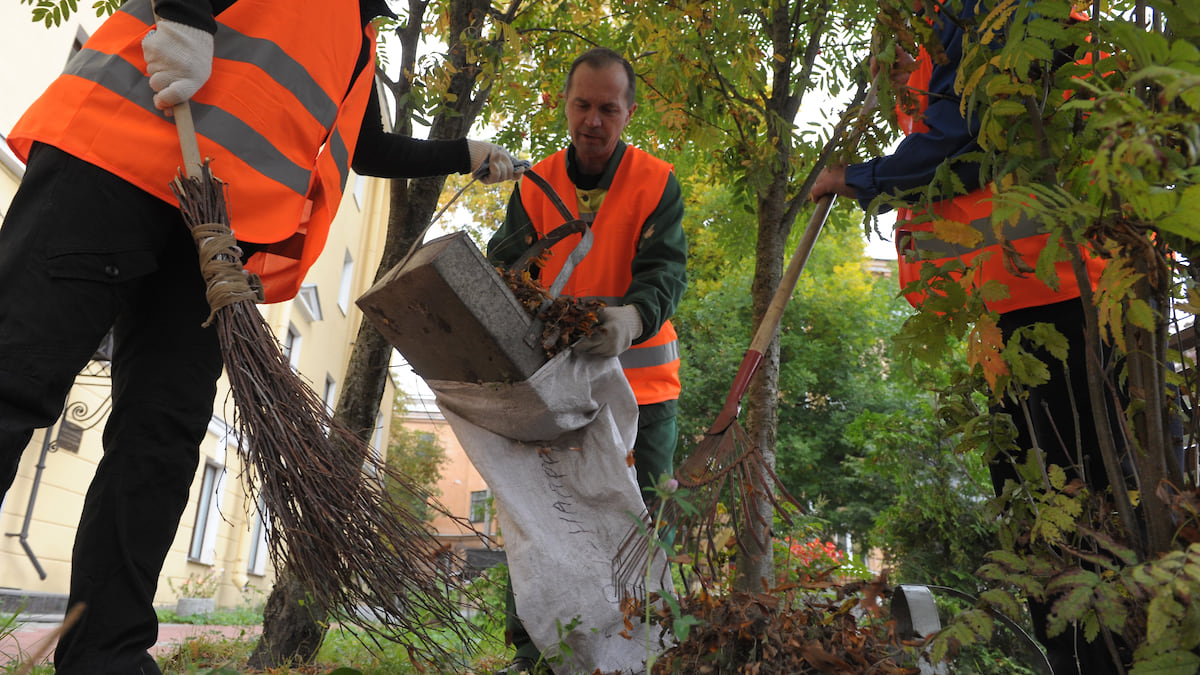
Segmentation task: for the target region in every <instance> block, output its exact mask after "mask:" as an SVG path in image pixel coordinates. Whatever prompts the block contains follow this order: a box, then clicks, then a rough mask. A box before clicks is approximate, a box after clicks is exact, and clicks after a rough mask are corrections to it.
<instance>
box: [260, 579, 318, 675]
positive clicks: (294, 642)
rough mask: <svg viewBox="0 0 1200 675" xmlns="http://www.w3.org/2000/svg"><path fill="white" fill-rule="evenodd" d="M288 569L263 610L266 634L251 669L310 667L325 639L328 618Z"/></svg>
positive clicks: (263, 634) (273, 588)
mask: <svg viewBox="0 0 1200 675" xmlns="http://www.w3.org/2000/svg"><path fill="white" fill-rule="evenodd" d="M309 599H310V596H309V593H308V591H306V590H305V589H304V587H303V586H301V585H300V582H298V581H296V578H295V577H293V576H292V575H291V573H289V572H288V570H287V569H281V570H278V571H277V573H276V575H275V586H274V587H272V588H271V594H270V595H269V596H268V597H267V606H266V608H265V609H263V632H262V636H261V637H260V638H259V640H258V644H257V645H255V646H254V653H252V654H251V655H250V660H249V661H248V662H247V663H246V665H247V666H249V667H251V668H260V669H266V668H278V667H282V666H299V665H303V664H305V663H308V662H309V661H311V660H312V659H313V657H314V656H316V655H317V649H319V648H320V647H321V641H322V640H324V639H325V626H326V615H325V612H324V611H323V610H320V609H319V608H317V607H316V606H315V605H314V604H313V603H312V602H309V601H308V600H309Z"/></svg>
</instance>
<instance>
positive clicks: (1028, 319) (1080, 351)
mask: <svg viewBox="0 0 1200 675" xmlns="http://www.w3.org/2000/svg"><path fill="white" fill-rule="evenodd" d="M1035 323H1047V324H1051V325H1053V326H1054V327H1055V328H1056V329H1057V330H1058V331H1059V332H1060V333H1062V335H1063V337H1065V338H1066V339H1067V343H1068V344H1069V345H1070V347H1069V349H1068V352H1067V366H1068V367H1067V368H1066V369H1064V368H1063V364H1062V362H1061V361H1059V360H1058V359H1057V358H1054V357H1053V356H1051V355H1050V354H1049V353H1048V352H1046V351H1045V350H1040V349H1039V350H1035V351H1034V352H1033V353H1034V354H1035V355H1036V356H1037V357H1038V358H1039V359H1041V360H1042V362H1043V363H1045V364H1046V366H1047V368H1048V369H1049V371H1050V380H1049V381H1048V382H1046V383H1045V384H1042V385H1040V386H1037V387H1032V388H1030V389H1029V399H1028V401H1027V402H1026V408H1027V410H1028V412H1029V420H1028V423H1026V418H1025V413H1024V411H1023V410H1022V408H1021V407H1020V406H1018V405H1017V404H1015V403H1013V402H1011V401H1008V400H1006V401H1005V402H1004V405H1002V406H1000V410H1001V411H1003V412H1007V413H1009V414H1011V415H1012V418H1013V422H1014V423H1015V424H1016V427H1017V439H1016V442H1017V446H1018V447H1020V448H1031V447H1034V446H1037V447H1039V448H1041V449H1042V450H1043V451H1044V453H1045V457H1044V461H1045V464H1046V465H1047V466H1049V465H1051V464H1056V465H1058V466H1060V467H1062V468H1063V469H1064V470H1066V471H1067V475H1068V476H1069V477H1070V478H1082V479H1083V480H1084V482H1085V483H1086V484H1087V485H1088V488H1089V489H1091V490H1093V491H1102V490H1104V489H1105V488H1106V487H1108V485H1109V481H1108V474H1107V473H1106V472H1105V469H1104V460H1103V458H1102V457H1101V455H1100V443H1099V440H1098V439H1097V436H1096V426H1095V422H1094V413H1093V410H1092V406H1091V403H1090V401H1089V398H1088V382H1087V362H1086V360H1085V358H1084V356H1085V355H1084V315H1083V307H1082V305H1081V304H1080V301H1079V300H1078V299H1075V300H1068V301H1066V302H1059V303H1055V304H1052V305H1043V306H1041V307H1030V308H1027V309H1019V310H1016V311H1013V312H1008V313H1005V314H1003V315H1001V316H1000V321H999V327H1000V330H1001V332H1002V334H1003V335H1004V340H1005V342H1007V341H1008V340H1010V339H1011V338H1012V335H1013V332H1014V331H1016V330H1017V329H1018V328H1021V327H1022V326H1029V325H1033V324H1035ZM1104 398H1105V401H1106V402H1107V404H1108V407H1109V409H1108V419H1109V420H1111V421H1112V422H1113V424H1118V420H1120V415H1121V413H1120V411H1118V410H1117V409H1116V405H1115V404H1114V403H1113V401H1112V396H1110V395H1107V394H1106V395H1105V397H1104ZM1072 406H1075V408H1073V407H1072ZM1075 409H1077V410H1078V411H1079V433H1080V437H1079V438H1078V443H1077V439H1076V436H1075V430H1076V426H1075ZM1115 436H1116V439H1117V443H1118V444H1121V445H1123V438H1124V436H1123V434H1122V433H1121V432H1120V430H1119V429H1117V430H1116V434H1115ZM1077 448H1079V449H1082V456H1076V449H1077ZM1119 451H1120V449H1119ZM1014 459H1015V460H1016V461H1017V462H1018V463H1019V462H1023V461H1024V459H1025V458H1024V457H1023V456H1022V457H1016V458H1014ZM989 469H990V471H991V478H992V484H993V486H994V488H995V491H996V494H1001V493H1002V492H1003V489H1004V483H1005V481H1007V480H1013V481H1019V480H1020V478H1019V476H1018V474H1017V470H1016V468H1015V467H1014V466H1013V464H1012V463H1010V462H1009V461H1008V460H1007V458H1003V457H999V458H997V459H996V460H994V461H993V462H992V464H991V465H990V466H989ZM1055 599H1056V598H1050V599H1048V600H1047V601H1045V602H1038V601H1035V600H1030V601H1029V610H1030V615H1031V618H1032V620H1033V628H1034V632H1035V633H1036V635H1037V638H1038V640H1039V641H1040V642H1041V643H1042V644H1043V645H1044V646H1045V648H1046V656H1047V658H1048V659H1049V661H1050V664H1051V667H1053V669H1054V673H1055V675H1076V674H1077V675H1109V674H1112V675H1116V673H1118V672H1121V671H1120V670H1118V668H1117V666H1116V665H1115V664H1114V663H1113V659H1112V657H1111V656H1110V654H1109V652H1108V648H1107V647H1106V646H1105V644H1104V642H1103V641H1102V640H1097V641H1095V642H1087V640H1086V639H1085V638H1084V636H1083V628H1082V627H1081V626H1068V627H1067V630H1066V631H1065V632H1063V633H1060V634H1058V635H1055V636H1054V637H1049V636H1048V635H1047V634H1046V624H1047V621H1048V620H1049V616H1050V611H1051V607H1052V605H1053V602H1054V600H1055ZM1118 642H1120V640H1119V638H1118ZM1120 648H1121V649H1122V652H1123V658H1128V657H1129V656H1131V655H1130V654H1129V653H1128V651H1127V650H1125V649H1124V644H1121V645H1120Z"/></svg>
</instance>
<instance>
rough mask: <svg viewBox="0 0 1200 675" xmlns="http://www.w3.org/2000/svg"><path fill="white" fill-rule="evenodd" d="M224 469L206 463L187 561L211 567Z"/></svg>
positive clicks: (215, 464) (215, 545) (219, 517)
mask: <svg viewBox="0 0 1200 675" xmlns="http://www.w3.org/2000/svg"><path fill="white" fill-rule="evenodd" d="M224 483H225V469H224V467H222V466H221V465H219V464H217V463H215V462H212V461H208V462H205V464H204V478H203V479H202V480H201V482H200V501H199V502H198V503H197V504H196V522H195V524H194V525H193V526H192V540H191V543H190V544H189V545H188V560H191V561H192V562H199V563H204V564H206V565H211V564H212V563H213V560H214V559H215V557H216V551H217V526H218V524H219V522H220V519H221V492H222V487H223V486H224Z"/></svg>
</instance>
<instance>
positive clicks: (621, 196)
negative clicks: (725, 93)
mask: <svg viewBox="0 0 1200 675" xmlns="http://www.w3.org/2000/svg"><path fill="white" fill-rule="evenodd" d="M672 168H673V167H672V166H671V165H670V164H668V163H667V162H664V161H662V160H660V159H658V158H656V157H654V156H652V155H650V154H649V153H646V152H643V151H641V150H638V149H637V148H634V147H632V146H626V148H625V155H624V156H623V157H622V158H621V164H620V166H618V167H617V172H616V175H614V176H613V182H612V187H610V188H609V190H608V194H607V195H606V196H605V198H604V202H603V203H602V204H601V205H600V210H599V211H598V212H597V213H595V214H584V216H583V218H584V220H588V219H589V218H590V219H591V225H592V230H593V232H594V235H595V236H594V240H593V242H592V247H591V250H589V251H588V254H587V255H586V256H584V258H583V260H582V261H580V262H579V264H578V265H576V266H575V269H574V271H573V272H572V273H571V278H570V279H569V280H568V281H567V283H566V285H565V286H564V287H563V293H564V294H565V295H572V296H575V297H588V298H598V299H601V300H604V301H605V302H608V303H609V304H610V305H611V304H614V303H616V302H619V301H620V299H621V298H622V297H623V296H624V295H625V293H626V291H628V290H629V284H630V283H632V282H633V271H632V265H633V255H634V253H635V252H636V251H637V244H638V240H639V239H641V236H642V225H643V224H644V223H645V222H646V219H647V218H649V217H650V214H652V213H654V209H655V208H656V207H657V206H658V203H659V201H660V200H661V199H662V195H663V189H664V188H665V187H666V185H667V179H668V178H669V177H670V175H671V171H672ZM534 171H536V172H537V174H538V175H539V176H542V177H543V178H545V179H546V181H547V182H548V183H550V185H551V186H553V187H554V191H555V192H557V193H558V194H559V195H574V194H576V192H575V184H574V183H572V182H571V179H570V178H569V177H568V176H567V151H566V150H561V151H559V152H556V153H554V154H553V155H550V156H549V157H547V158H546V159H544V160H542V161H541V162H538V164H537V165H536V166H535V167H534ZM522 187H525V186H522ZM564 201H567V204H568V207H569V208H570V209H571V213H572V214H574V216H575V217H577V218H578V217H580V215H579V203H578V199H570V200H564ZM521 205H522V206H523V207H524V208H525V213H527V214H529V218H530V220H531V221H532V222H533V227H534V229H536V230H537V232H538V234H539V235H541V236H545V235H546V234H547V233H548V232H550V231H551V230H553V229H554V228H556V227H558V226H559V225H562V214H561V213H559V212H558V209H557V208H555V207H554V205H553V204H552V203H551V201H550V199H549V198H548V197H547V196H546V194H545V193H544V192H542V190H541V189H540V188H536V187H535V188H533V189H522V190H521ZM580 238H581V235H579V234H573V235H571V236H569V237H567V238H565V239H564V240H563V241H561V242H559V243H557V244H555V246H554V248H553V249H551V255H550V257H549V259H548V260H547V262H546V263H545V265H543V267H542V268H541V272H540V276H541V279H542V280H543V283H545V284H546V285H547V286H550V285H552V284H553V283H554V280H555V279H557V278H558V274H559V272H561V271H562V268H563V263H564V262H565V261H566V258H567V252H569V251H571V250H572V249H573V248H574V247H575V245H576V244H577V243H578V242H579V240H580ZM555 252H558V254H557V255H555ZM619 358H620V361H621V368H622V369H623V370H624V372H625V379H627V380H629V386H630V387H631V388H632V389H633V393H634V395H635V396H636V397H637V402H638V405H648V404H651V403H661V402H663V401H671V400H674V399H677V398H679V391H680V386H679V342H678V340H677V338H676V336H675V327H674V326H672V325H671V321H670V320H669V319H668V320H667V321H664V322H663V325H662V326H660V327H659V328H658V330H657V331H656V332H655V334H654V335H653V336H652V337H651V338H650V339H648V340H646V341H645V342H642V343H640V344H636V345H633V346H632V347H631V348H630V349H629V350H628V351H626V352H625V353H624V354H621V355H620V357H619Z"/></svg>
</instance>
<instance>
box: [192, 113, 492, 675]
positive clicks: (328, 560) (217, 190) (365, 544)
mask: <svg viewBox="0 0 1200 675" xmlns="http://www.w3.org/2000/svg"><path fill="white" fill-rule="evenodd" d="M174 117H175V124H176V126H177V128H178V133H179V138H180V144H181V147H182V149H183V154H184V166H185V167H186V172H187V175H186V176H183V175H180V176H177V177H176V178H175V180H174V182H173V183H172V185H171V189H172V191H174V192H175V195H176V197H177V198H178V199H179V203H180V209H181V211H182V213H183V217H184V220H185V222H186V223H187V225H188V227H189V228H190V229H191V231H192V236H193V238H194V239H195V240H196V244H197V247H198V249H199V252H200V258H201V261H200V262H201V270H202V273H203V274H204V277H205V281H206V284H207V286H208V299H209V303H210V306H211V307H212V314H211V315H210V317H209V322H212V321H214V320H215V322H216V330H217V332H218V336H219V339H220V344H221V349H222V352H223V357H224V362H225V371H226V376H227V377H228V380H229V386H230V393H231V396H232V398H233V400H234V404H235V408H236V413H235V423H234V427H235V429H236V433H237V435H238V437H239V438H238V444H237V446H238V455H239V456H240V458H241V460H242V463H243V465H244V467H246V468H245V471H246V475H245V478H246V481H247V485H248V488H249V491H250V494H251V496H252V497H253V498H255V499H256V501H257V502H258V503H259V504H261V506H260V508H261V509H263V511H264V513H263V516H264V518H269V522H270V525H271V527H270V534H271V536H270V537H269V542H270V554H271V560H272V562H273V563H274V564H275V565H276V567H277V569H278V568H280V567H282V566H286V567H287V568H288V569H289V570H290V571H291V572H292V574H294V575H295V577H296V578H297V579H298V580H299V581H300V582H301V583H302V584H303V586H304V588H306V589H307V590H308V591H310V592H311V593H312V594H313V596H314V598H313V599H314V601H315V602H316V603H319V606H320V607H322V608H323V609H326V610H328V611H330V612H331V613H332V614H333V615H334V616H335V617H337V618H338V619H339V620H340V621H342V622H343V623H350V624H354V625H356V626H359V627H362V628H364V629H366V630H367V631H368V635H371V636H372V637H371V639H372V640H374V639H375V638H374V636H375V635H378V634H380V633H381V631H380V630H379V624H382V625H383V626H384V628H385V630H384V631H382V637H384V638H385V639H387V640H391V641H393V642H397V643H400V644H402V645H403V646H405V647H406V648H407V649H408V650H409V653H410V654H412V655H414V656H418V657H421V658H425V659H438V658H445V657H451V656H453V654H452V653H451V652H450V648H449V647H447V646H445V644H444V636H443V638H442V639H435V637H434V632H435V631H442V632H444V631H449V632H450V633H452V634H453V635H454V636H455V637H457V638H458V639H460V640H462V641H463V643H464V644H465V643H466V642H467V641H468V639H469V638H471V637H473V636H474V629H473V628H472V627H471V626H470V625H469V624H467V623H466V622H465V621H464V620H463V619H462V616H461V614H460V602H461V600H462V598H461V597H460V598H456V597H455V595H456V593H457V592H459V591H462V590H463V587H462V585H461V583H462V582H461V577H457V576H456V575H455V574H454V568H455V567H456V566H454V565H449V564H447V562H448V561H447V560H446V555H447V552H446V551H445V550H444V549H443V547H442V546H440V545H439V543H438V542H437V541H436V540H435V539H434V538H433V536H432V534H431V532H430V530H429V529H428V527H427V526H426V524H425V522H424V520H423V519H422V518H420V517H419V516H417V515H414V514H413V513H412V512H411V511H410V510H409V509H408V508H407V507H406V506H404V505H403V504H402V503H400V502H398V501H397V500H396V499H395V498H394V497H393V496H392V493H391V492H390V490H389V489H388V487H389V484H390V486H391V487H392V488H393V489H395V488H399V489H400V490H401V491H402V492H407V493H410V494H414V495H417V496H418V497H420V498H422V500H424V501H426V502H427V503H431V504H432V505H433V507H434V508H436V509H438V510H439V511H441V512H443V513H445V509H444V508H443V507H441V506H440V505H438V504H437V503H436V501H433V500H432V498H431V496H430V495H429V494H428V492H427V491H426V490H424V489H422V488H420V487H418V486H416V485H414V484H413V483H412V482H411V481H409V480H408V479H407V478H405V477H404V476H403V475H401V474H399V473H397V472H395V471H393V470H391V469H389V468H388V467H387V466H386V464H385V462H384V460H383V459H382V458H380V457H377V456H376V455H375V453H374V452H372V451H371V448H370V447H369V446H368V445H367V443H366V442H364V441H363V440H361V439H359V437H358V436H357V435H356V434H354V433H353V432H352V431H350V430H349V429H346V428H345V427H344V426H342V425H340V424H338V423H337V422H336V421H335V420H334V419H333V417H332V415H331V414H330V413H329V411H328V409H327V408H326V406H325V402H324V401H323V400H321V398H320V397H319V396H317V394H316V393H315V392H314V391H313V390H312V389H311V388H310V387H309V386H308V384H307V383H306V382H305V381H304V380H303V379H301V378H300V376H299V375H298V374H297V373H296V372H295V371H294V370H293V369H292V367H291V365H290V364H289V363H288V360H287V358H285V356H284V354H283V352H282V349H281V348H280V344H279V341H278V340H277V339H276V338H275V336H274V334H273V332H272V331H271V329H270V327H269V326H268V325H267V323H266V321H265V320H264V318H263V316H262V314H261V313H260V312H259V311H258V309H257V306H256V303H257V300H258V294H257V291H256V290H255V289H254V288H253V287H252V285H251V283H250V280H249V279H248V278H247V275H246V274H245V272H244V271H243V269H242V264H241V255H240V254H241V251H240V250H239V249H238V247H237V240H236V239H235V238H234V236H233V233H232V231H231V228H230V224H229V215H228V212H227V209H226V204H225V194H226V189H227V186H226V185H225V184H224V183H222V182H221V181H219V180H218V179H216V178H214V177H213V175H212V172H211V170H210V167H209V164H208V162H202V161H201V160H200V151H199V148H198V145H197V140H196V133H195V129H194V127H193V124H192V119H191V111H190V108H189V107H188V104H187V103H183V104H181V105H179V106H176V107H175V108H174ZM446 515H449V514H448V513H447V514H446ZM456 520H458V521H460V522H461V519H456ZM468 531H474V530H472V529H470V528H469V526H468ZM364 608H366V609H367V610H368V611H365V612H364V611H362V610H363V609H364Z"/></svg>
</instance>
